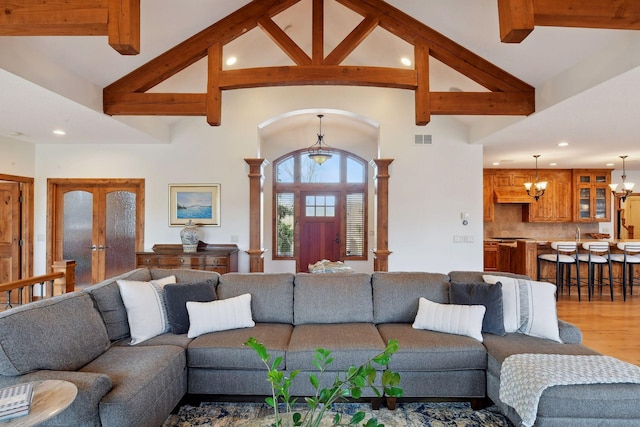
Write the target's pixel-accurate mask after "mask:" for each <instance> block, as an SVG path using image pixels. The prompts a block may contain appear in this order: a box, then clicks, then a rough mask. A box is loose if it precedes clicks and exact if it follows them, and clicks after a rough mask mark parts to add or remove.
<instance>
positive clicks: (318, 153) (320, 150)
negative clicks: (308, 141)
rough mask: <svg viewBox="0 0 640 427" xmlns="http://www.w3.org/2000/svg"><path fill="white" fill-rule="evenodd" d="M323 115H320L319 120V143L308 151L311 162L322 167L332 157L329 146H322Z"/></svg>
mask: <svg viewBox="0 0 640 427" xmlns="http://www.w3.org/2000/svg"><path fill="white" fill-rule="evenodd" d="M323 117H324V115H323V114H318V119H320V130H319V131H318V141H317V142H316V143H315V144H313V145H312V146H311V147H309V149H308V150H307V153H308V156H309V158H310V159H311V160H313V161H314V162H316V163H317V164H319V165H321V164H323V163H324V162H326V161H327V160H329V159H330V158H331V156H332V154H331V152H330V151H329V150H328V148H329V146H328V145H327V144H324V145H322V142H323V141H324V135H323V134H322V118H323Z"/></svg>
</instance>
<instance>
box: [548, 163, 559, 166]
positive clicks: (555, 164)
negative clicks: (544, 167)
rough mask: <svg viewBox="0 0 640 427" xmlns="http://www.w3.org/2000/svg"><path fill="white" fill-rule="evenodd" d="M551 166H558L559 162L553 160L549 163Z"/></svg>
mask: <svg viewBox="0 0 640 427" xmlns="http://www.w3.org/2000/svg"><path fill="white" fill-rule="evenodd" d="M549 166H558V164H557V163H556V162H553V163H549Z"/></svg>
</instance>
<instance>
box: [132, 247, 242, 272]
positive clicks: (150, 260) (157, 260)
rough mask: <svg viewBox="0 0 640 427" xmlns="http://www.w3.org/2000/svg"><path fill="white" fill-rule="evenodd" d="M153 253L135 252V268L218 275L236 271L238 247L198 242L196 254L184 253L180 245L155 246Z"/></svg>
mask: <svg viewBox="0 0 640 427" xmlns="http://www.w3.org/2000/svg"><path fill="white" fill-rule="evenodd" d="M152 250H153V252H136V268H139V267H150V268H153V267H156V268H180V269H194V270H208V271H215V272H218V273H220V274H224V273H230V272H237V271H238V246H237V245H232V244H229V245H227V244H210V243H204V242H200V243H199V244H198V251H197V252H190V253H188V252H184V251H183V250H182V245H180V244H156V245H154V246H153V248H152Z"/></svg>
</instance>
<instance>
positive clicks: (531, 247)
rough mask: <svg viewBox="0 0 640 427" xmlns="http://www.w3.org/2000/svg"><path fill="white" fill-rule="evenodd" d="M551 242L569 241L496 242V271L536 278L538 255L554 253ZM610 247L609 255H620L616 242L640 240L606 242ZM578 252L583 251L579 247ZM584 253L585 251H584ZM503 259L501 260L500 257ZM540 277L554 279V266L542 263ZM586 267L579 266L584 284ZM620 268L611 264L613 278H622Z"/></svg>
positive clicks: (616, 264) (589, 240)
mask: <svg viewBox="0 0 640 427" xmlns="http://www.w3.org/2000/svg"><path fill="white" fill-rule="evenodd" d="M553 241H565V242H566V241H570V240H569V239H565V240H560V239H554V240H549V239H542V240H536V239H517V240H515V241H502V242H500V241H499V242H497V246H498V270H499V271H505V272H509V273H517V274H524V275H527V276H529V277H531V278H533V279H536V278H537V277H538V263H537V260H538V255H540V254H545V253H555V251H554V250H553V249H552V248H551V243H552V242H553ZM595 241H602V240H597V239H582V240H581V241H580V243H581V244H582V243H584V242H595ZM606 241H607V242H608V243H609V246H610V247H611V253H621V252H622V251H620V249H618V247H617V244H618V242H640V239H633V240H606ZM579 251H580V252H583V251H584V250H583V249H582V248H581V247H579ZM584 252H586V251H584ZM503 256H504V257H505V259H502V257H503ZM541 268H542V271H541V276H542V277H547V278H548V277H555V266H554V265H552V264H551V263H543V265H542V267H541ZM586 268H587V265H586V263H582V264H581V266H580V276H581V277H583V278H584V280H585V281H584V283H586V278H587V270H586ZM620 269H621V266H620V265H619V264H618V263H613V276H614V278H619V277H621V276H622V272H621V271H620Z"/></svg>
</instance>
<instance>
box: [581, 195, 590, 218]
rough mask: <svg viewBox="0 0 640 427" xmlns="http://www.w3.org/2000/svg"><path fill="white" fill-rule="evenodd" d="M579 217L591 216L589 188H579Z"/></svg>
mask: <svg viewBox="0 0 640 427" xmlns="http://www.w3.org/2000/svg"><path fill="white" fill-rule="evenodd" d="M580 218H583V219H589V218H591V188H590V187H586V188H581V189H580Z"/></svg>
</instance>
